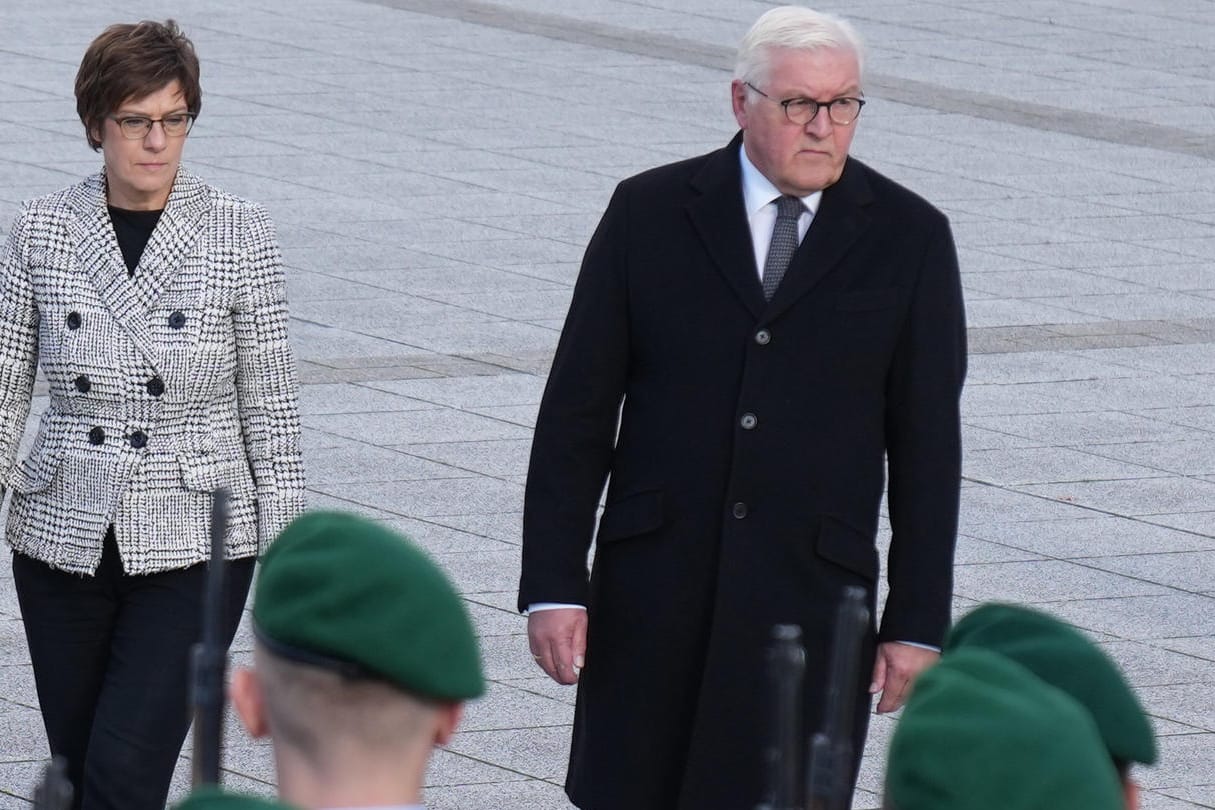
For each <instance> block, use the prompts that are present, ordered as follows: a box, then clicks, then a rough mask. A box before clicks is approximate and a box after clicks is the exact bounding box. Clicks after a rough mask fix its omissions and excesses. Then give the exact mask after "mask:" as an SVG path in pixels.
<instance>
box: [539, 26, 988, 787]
mask: <svg viewBox="0 0 1215 810" xmlns="http://www.w3.org/2000/svg"><path fill="white" fill-rule="evenodd" d="M861 58H862V57H861V46H860V44H859V41H858V39H857V37H856V35H855V33H854V32H853V30H852V29H851V27H850V26H849V25H848V24H847V23H845V22H843V21H841V20H838V19H836V18H834V17H831V16H828V15H824V14H820V13H816V12H814V11H811V10H808V9H804V8H796V7H786V8H779V9H774V10H772V11H770V12H768V13H766V14H765V15H763V16H762V17H761V18H760V19H759V20H758V21H757V22H756V24H755V25H754V27H753V28H752V29H751V31H750V32H749V33H748V34H747V36H746V38H745V39H744V41H743V43H742V46H741V48H740V51H739V55H738V62H737V65H736V68H735V77H734V81H733V84H732V85H731V95H732V100H733V108H734V114H735V117H736V119H737V121H738V124H739V126H740V127H741V129H742V132H741V133H739V135H737V136H736V137H735V139H734V140H733V141H732V142H731V143H730V144H729V145H728V146H726V147H725V148H724V149H722V150H719V151H716V152H713V153H710V154H708V155H704V156H701V157H698V158H693V159H691V160H687V161H684V162H681V163H676V164H673V165H670V166H664V167H661V168H658V169H654V170H652V171H649V172H645V173H643V174H641V175H639V176H637V177H634V178H631V179H629V180H626V181H624V182H623V183H621V184H620V186H619V187H618V188H617V190H616V192H615V194H614V196H613V198H612V201H611V203H610V205H609V206H608V209H607V212H606V213H605V214H604V217H603V220H602V222H601V223H600V225H599V228H598V230H597V231H596V233H595V235H594V237H593V238H592V240H591V243H590V245H589V246H588V248H587V251H586V256H585V258H584V260H583V265H582V270H581V273H580V275H579V279H578V283H577V286H576V288H575V290H574V296H573V300H572V303H571V305H570V311H569V315H568V317H567V319H566V323H565V327H564V331H563V333H562V336H561V341H560V344H559V346H558V348H557V353H556V356H555V357H554V360H553V366H552V371H551V374H550V376H549V382H548V386H547V389H546V391H545V394H544V399H543V402H542V404H541V407H540V413H539V418H538V421H537V426H536V433H535V438H534V443H533V449H532V457H531V466H530V471H529V474H528V484H527V493H526V498H525V506H524V518H523V524H524V525H523V572H522V578H521V583H520V593H519V607H520V609H521V610H527V611H528V612H529V618H528V633H529V641H530V644H531V650H532V654H533V656H534V657H535V658H536V660H537V662H538V663H539V665H540V666H541V667H542V668H543V669H544V670H545V672H547V673H548V674H549V675H550V676H551V677H553V678H554V679H555V680H557V681H558V682H560V683H566V684H570V683H574V682H577V683H578V702H577V709H576V713H575V721H574V737H573V744H572V750H571V758H570V767H569V773H568V776H567V780H566V790H567V792H568V793H569V795H570V797H571V798H572V800H573V801H574V803H575V804H576V805H578V806H579V807H582V808H585V809H586V810H592V809H593V810H602V808H625V807H628V808H660V807H661V808H693V807H695V808H698V810H705V809H709V810H711V809H712V808H728V810H737V808H740V807H747V806H750V805H752V804H754V803H756V802H757V801H759V800H760V799H761V798H762V784H763V781H764V777H763V767H762V752H761V749H762V747H763V744H764V739H765V733H764V728H763V726H764V720H765V718H766V716H767V713H766V711H765V710H766V708H767V707H766V701H765V698H764V695H763V692H764V681H765V677H764V676H765V673H764V654H763V652H764V646H765V643H766V640H767V638H768V637H769V633H770V628H771V626H772V625H773V624H776V623H792V624H797V625H800V626H801V627H802V629H803V632H804V636H805V640H806V643H807V647H808V650H809V662H810V666H809V669H808V673H807V679H806V681H807V684H806V689H807V692H806V700H805V707H806V712H805V722H806V728H807V731H808V732H809V731H814V730H815V729H816V728H817V727H818V725H819V721H820V718H821V716H822V705H821V703H822V690H823V685H824V680H825V670H826V660H825V659H826V657H827V651H828V647H829V644H830V641H831V639H830V635H831V626H832V621H833V617H834V614H835V608H836V606H837V604H838V601H839V597H840V593H841V591H842V589H843V588H844V587H846V586H849V585H856V586H862V587H864V588H866V589H867V590H868V593H869V601H870V607H871V609H872V608H874V607H876V605H874V598H875V597H874V591H875V589H876V580H877V576H878V568H879V560H878V553H877V551H876V549H875V536H876V533H877V525H878V514H879V508H880V502H881V497H882V486H883V478H884V474H885V473H886V472H887V471H888V472H889V511H890V519H891V525H892V528H893V539H892V542H891V548H890V555H889V561H888V566H889V571H888V580H889V584H890V593H889V598H888V599H887V601H886V604H885V611H884V615H883V618H882V623H881V629H880V631H877V632H876V635H875V634H874V633H870V635H869V636H868V637H867V638H866V639H865V642H864V644H863V655H864V661H863V667H862V670H863V673H864V674H863V677H864V683H862V684H859V685H858V686H859V687H860V688H859V690H858V691H859V693H860V694H861V695H864V694H865V691H866V687H868V688H869V691H871V692H877V691H881V692H882V697H881V701H880V703H879V704H878V710H879V711H891V710H893V709H895V708H897V707H898V706H899V705H900V704H901V702H902V700H903V697H904V694H905V692H906V690H907V688H908V684H909V682H910V680H911V679H912V677H913V676H914V675H915V674H916V672H918V671H919V670H920V669H922V668H923V667H925V666H927V665H928V664H929V663H931V662H932V661H933V660H935V658H936V655H937V653H936V651H935V649H933V648H935V647H939V645H940V643H941V639H942V636H943V635H944V632H945V629H946V627H947V626H948V622H949V608H950V592H951V587H952V559H953V547H954V535H955V528H956V521H957V507H958V485H959V476H960V455H961V453H960V439H959V417H958V399H959V396H960V392H961V386H962V379H963V376H964V372H965V326H964V322H963V311H962V297H961V289H960V282H959V278H958V269H957V260H956V255H955V251H954V247H953V241H952V238H951V235H950V231H949V226H948V223H947V221H946V219H945V217H944V216H942V215H941V214H940V213H939V212H938V211H936V210H935V209H934V208H932V207H931V206H930V205H928V204H927V203H926V202H924V201H923V200H921V199H920V198H918V197H916V196H915V195H913V194H912V193H911V192H909V191H907V190H905V189H903V188H901V187H899V186H898V185H896V184H894V183H893V182H891V181H890V180H888V179H886V178H884V177H882V176H881V175H879V174H878V173H876V172H874V171H873V170H871V169H869V168H868V167H866V166H865V165H863V164H862V163H860V162H859V161H857V160H855V159H853V158H850V157H849V156H848V149H849V146H850V145H851V142H852V137H853V134H854V133H855V128H856V125H857V116H858V114H859V112H860V108H861V106H862V104H863V103H864V102H863V98H862V96H863V87H862V82H861ZM799 207H800V210H799ZM780 209H784V214H781V211H780ZM790 209H792V210H790ZM774 222H775V225H774ZM799 239H800V246H798V245H799V241H798V240H799ZM790 255H791V256H792V260H791V261H788V262H787V270H786V267H785V263H786V262H785V261H782V258H783V259H784V260H786V261H787V260H788V258H789V256H790ZM782 275H783V278H782ZM765 289H767V290H768V291H769V294H765ZM887 459H888V463H885V462H886V461H887ZM609 475H610V480H611V483H610V486H609V487H608V491H607V496H606V504H607V506H606V509H605V510H604V513H603V516H602V518H601V520H600V522H599V526H598V533H597V535H596V555H595V563H594V568H593V573H591V574H590V576H589V577H588V573H587V567H586V557H587V551H588V547H589V545H590V541H591V537H592V534H593V532H594V526H595V513H596V509H597V505H598V503H599V499H600V495H601V492H602V489H603V486H604V482H605V479H607V478H608V476H609ZM904 642H910V643H904ZM875 653H876V655H875ZM584 667H585V668H584ZM870 672H872V681H871V680H870V677H869V673H870ZM867 717H868V702H867V700H865V699H862V700H859V701H858V705H857V706H856V720H857V725H856V728H857V735H856V740H855V752H856V757H857V759H858V760H859V756H860V751H861V749H862V743H863V740H864V733H865V729H866V725H867ZM853 764H854V766H855V764H856V763H853Z"/></svg>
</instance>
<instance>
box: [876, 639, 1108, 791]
mask: <svg viewBox="0 0 1215 810" xmlns="http://www.w3.org/2000/svg"><path fill="white" fill-rule="evenodd" d="M884 807H885V808H886V810H976V808H983V810H1061V809H1062V808H1066V809H1067V810H1120V807H1121V795H1120V793H1119V790H1118V778H1117V775H1116V774H1115V772H1114V767H1113V765H1112V763H1111V762H1110V760H1109V758H1108V757H1107V756H1106V755H1105V748H1104V746H1103V745H1102V743H1101V737H1100V735H1099V734H1098V732H1097V726H1096V724H1095V723H1094V722H1093V718H1092V716H1091V715H1089V713H1088V712H1086V711H1085V710H1084V707H1082V706H1081V705H1080V704H1079V703H1077V702H1076V701H1075V700H1074V699H1072V697H1071V696H1070V695H1068V694H1067V693H1066V692H1064V691H1063V690H1060V689H1056V688H1055V687H1053V686H1051V685H1050V684H1048V683H1046V682H1045V681H1043V680H1041V679H1040V678H1038V677H1037V676H1035V675H1034V674H1033V673H1032V672H1030V671H1029V670H1027V669H1026V668H1025V667H1022V666H1021V665H1020V664H1017V663H1016V662H1014V661H1012V660H1011V659H1008V658H1005V657H1004V656H1002V655H999V654H997V653H994V652H991V651H989V650H984V649H980V648H971V649H964V650H958V651H957V652H956V653H952V654H951V653H946V654H945V655H943V656H942V657H941V662H940V663H939V664H937V665H936V666H934V667H932V669H930V670H928V671H927V672H925V673H924V674H923V675H922V676H921V677H920V678H919V679H918V681H917V682H916V687H915V692H914V693H913V694H912V695H911V698H910V699H909V700H908V701H907V708H906V709H904V710H903V716H902V718H901V719H900V720H899V724H898V726H897V727H896V728H895V730H894V736H893V737H892V738H891V741H890V752H889V759H888V767H887V770H886V795H885V799H884Z"/></svg>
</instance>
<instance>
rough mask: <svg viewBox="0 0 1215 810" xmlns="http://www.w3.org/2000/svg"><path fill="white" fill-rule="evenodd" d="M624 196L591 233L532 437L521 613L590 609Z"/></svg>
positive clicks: (621, 384) (619, 338)
mask: <svg viewBox="0 0 1215 810" xmlns="http://www.w3.org/2000/svg"><path fill="white" fill-rule="evenodd" d="M627 208H628V206H627V194H626V191H625V187H624V186H620V187H617V189H616V193H615V194H614V195H613V196H612V200H611V202H610V203H609V204H608V209H607V211H606V213H604V215H603V219H602V220H601V221H600V223H599V227H598V228H597V229H596V230H595V234H594V236H592V237H591V241H590V244H589V245H588V246H587V249H586V254H585V255H584V256H583V259H582V268H581V270H580V271H579V273H578V281H577V283H576V284H575V286H574V295H573V299H572V300H571V303H570V309H569V313H568V314H567V315H566V319H565V326H564V327H563V329H562V331H561V339H560V341H559V343H558V345H557V352H556V354H555V355H554V357H553V365H552V369H551V370H550V372H549V378H548V384H547V385H546V387H545V390H544V397H543V398H542V400H541V403H540V413H539V416H538V417H537V420H536V431H535V434H534V437H533V439H532V453H531V462H530V465H529V468H528V474H527V489H526V493H525V495H524V504H523V573H522V577H521V579H520V584H519V609H520V610H526V609H527V606H528V605H529V604H532V603H535V602H561V603H572V604H582V605H585V604H586V603H587V594H588V573H587V552H588V550H589V548H590V544H591V539H592V537H593V535H594V529H595V513H596V511H597V509H598V506H599V499H600V495H601V494H602V492H603V485H604V482H605V480H606V478H607V475H608V472H609V470H610V467H611V460H612V452H613V448H614V445H615V439H616V428H617V423H618V421H619V413H620V405H621V402H622V400H623V397H624V392H625V383H626V380H627V376H628V357H629V325H628V318H629V312H628V289H627V273H626V270H627V268H626V256H627V249H626V248H627V240H628V225H627V221H628V219H627V218H628V211H627Z"/></svg>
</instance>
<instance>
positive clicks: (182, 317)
mask: <svg viewBox="0 0 1215 810" xmlns="http://www.w3.org/2000/svg"><path fill="white" fill-rule="evenodd" d="M185 325H186V313H184V312H182V311H181V310H180V309H175V310H173V312H172V313H170V314H169V328H170V329H181V328H182V327H183V326H185Z"/></svg>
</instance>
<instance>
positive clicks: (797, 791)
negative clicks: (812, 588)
mask: <svg viewBox="0 0 1215 810" xmlns="http://www.w3.org/2000/svg"><path fill="white" fill-rule="evenodd" d="M868 623H869V608H868V607H866V606H865V591H864V590H863V589H861V588H845V589H844V597H843V601H842V602H841V603H840V606H839V610H838V612H837V614H836V620H835V638H834V639H833V641H832V645H831V658H830V659H829V660H830V672H829V674H828V680H827V693H826V696H825V711H824V713H823V714H824V722H823V728H822V730H821V731H819V732H818V733H817V734H815V735H814V738H813V740H812V741H811V743H810V746H809V748H810V751H809V762H808V763H807V767H806V768H805V776H806V778H805V781H802V778H801V777H802V764H803V745H804V741H805V739H806V737H805V726H804V724H805V718H804V715H803V714H802V693H803V682H804V680H805V672H806V650H805V647H803V646H802V631H801V628H800V627H797V626H795V625H788V624H778V625H776V626H775V627H773V628H772V643H771V645H770V646H769V647H768V657H767V660H768V678H769V683H770V685H771V687H772V708H773V713H772V719H771V730H772V735H771V738H770V740H769V745H768V749H767V751H766V752H765V754H766V757H765V758H766V764H767V766H768V784H767V791H766V796H765V801H764V802H763V803H762V804H760V805H759V806H758V807H757V808H756V810H847V807H846V798H847V796H848V794H849V788H850V784H851V780H852V729H853V723H854V720H855V708H856V707H855V704H856V688H857V672H858V670H859V668H860V664H861V659H860V651H861V639H862V638H863V637H864V633H865V628H866V626H867V625H868Z"/></svg>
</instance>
